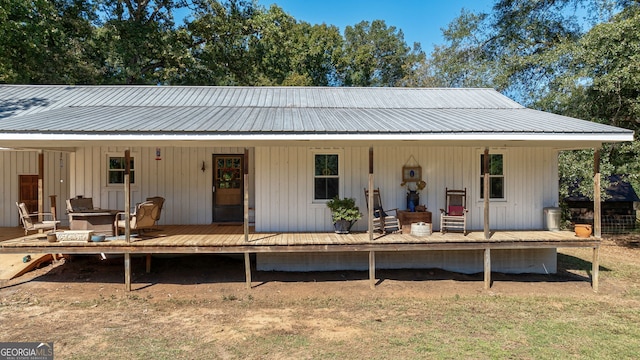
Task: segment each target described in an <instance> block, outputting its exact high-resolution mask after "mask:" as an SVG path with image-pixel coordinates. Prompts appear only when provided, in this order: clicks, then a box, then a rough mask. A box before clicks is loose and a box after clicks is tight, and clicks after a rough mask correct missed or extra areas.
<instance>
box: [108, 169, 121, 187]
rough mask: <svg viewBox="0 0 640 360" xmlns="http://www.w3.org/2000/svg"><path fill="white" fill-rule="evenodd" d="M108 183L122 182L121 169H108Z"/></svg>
mask: <svg viewBox="0 0 640 360" xmlns="http://www.w3.org/2000/svg"><path fill="white" fill-rule="evenodd" d="M109 184H124V173H123V172H122V171H109Z"/></svg>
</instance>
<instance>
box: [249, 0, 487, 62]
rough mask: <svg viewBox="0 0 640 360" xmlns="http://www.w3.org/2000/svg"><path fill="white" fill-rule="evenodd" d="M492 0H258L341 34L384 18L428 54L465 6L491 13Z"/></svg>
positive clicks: (408, 43)
mask: <svg viewBox="0 0 640 360" xmlns="http://www.w3.org/2000/svg"><path fill="white" fill-rule="evenodd" d="M494 2H495V0H259V2H258V3H259V4H260V5H262V6H265V7H267V8H268V7H270V6H271V4H274V3H275V4H277V5H278V6H279V7H281V8H282V9H283V10H284V11H285V12H286V13H288V14H289V15H291V16H293V17H294V18H295V19H296V20H298V21H306V22H308V23H311V24H322V23H325V24H327V25H335V26H337V27H338V28H339V29H340V32H341V33H344V29H345V27H346V26H353V25H355V24H357V23H359V22H361V21H362V20H366V21H369V22H371V21H372V20H384V21H385V23H386V24H387V26H388V27H390V26H395V27H396V28H398V29H400V30H402V32H403V33H404V40H405V41H406V43H407V45H409V46H413V43H414V42H419V43H420V44H421V45H422V49H423V50H424V51H425V52H426V53H427V54H428V53H430V52H431V51H432V50H433V46H434V45H436V44H442V43H443V42H444V41H443V39H442V30H441V29H443V28H446V27H447V25H448V24H449V23H450V22H451V21H452V20H453V19H454V18H455V17H457V16H458V15H460V12H461V10H462V9H463V8H464V9H466V10H469V11H472V12H478V11H484V12H490V11H491V7H492V5H493V3H494Z"/></svg>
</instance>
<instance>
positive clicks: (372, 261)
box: [369, 191, 376, 290]
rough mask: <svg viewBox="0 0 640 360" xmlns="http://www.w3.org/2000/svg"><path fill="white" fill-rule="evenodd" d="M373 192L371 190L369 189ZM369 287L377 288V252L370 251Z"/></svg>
mask: <svg viewBox="0 0 640 360" xmlns="http://www.w3.org/2000/svg"><path fill="white" fill-rule="evenodd" d="M369 193H371V191H369ZM369 288H371V289H372V290H375V288H376V252H375V251H369Z"/></svg>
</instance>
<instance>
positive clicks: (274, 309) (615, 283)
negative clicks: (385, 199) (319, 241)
mask: <svg viewBox="0 0 640 360" xmlns="http://www.w3.org/2000/svg"><path fill="white" fill-rule="evenodd" d="M639 253H640V248H639V247H638V238H637V237H618V238H612V239H608V240H605V241H604V243H603V246H602V247H601V255H600V258H601V272H600V274H601V280H600V291H599V293H594V292H593V291H592V289H591V283H590V269H591V262H590V260H591V256H592V253H591V250H590V249H559V255H558V262H559V263H558V269H559V271H558V273H557V274H554V275H532V274H522V275H505V274H496V273H494V274H493V284H492V287H491V289H490V290H484V289H483V278H482V274H474V275H462V274H456V273H451V272H446V271H442V270H437V269H421V270H378V271H377V272H376V275H377V279H379V280H378V283H377V286H376V289H375V290H371V289H370V288H369V280H368V272H359V271H336V272H310V273H283V272H256V271H253V279H252V280H253V286H252V288H251V289H246V288H245V279H244V268H243V266H244V262H243V259H242V258H240V257H237V258H234V257H226V256H212V255H207V256H205V255H201V256H200V255H199V256H176V257H157V258H156V257H154V258H153V260H152V266H151V272H150V273H146V272H145V259H144V258H143V257H134V258H133V260H132V271H133V276H132V280H133V289H132V291H131V292H126V291H125V288H124V265H123V259H122V258H120V257H111V258H108V259H106V260H102V259H100V258H99V257H98V256H73V257H69V256H67V257H65V258H63V259H61V260H58V261H54V262H53V263H49V264H44V265H43V266H42V267H41V268H39V269H36V270H34V271H31V272H29V273H27V274H25V275H23V276H21V277H18V278H16V279H13V280H9V281H3V282H2V283H0V318H2V319H3V320H2V325H3V326H2V327H0V341H53V342H54V344H55V347H56V355H57V356H59V357H57V358H92V356H91V354H93V355H95V354H96V353H95V351H100V352H101V354H102V356H100V357H102V358H118V357H119V356H127V357H130V358H147V357H148V356H150V355H153V354H156V355H155V356H153V357H155V358H241V357H247V356H249V357H254V358H319V357H325V356H324V355H327V353H325V352H323V351H321V350H319V349H316V350H315V351H316V352H315V356H314V355H313V352H312V353H311V355H310V356H308V355H309V354H308V353H300V352H295V351H294V352H292V353H287V352H286V350H282V351H280V352H275V353H271V354H264V353H263V352H262V351H261V350H259V349H261V347H260V346H257V350H255V351H256V353H253V352H252V351H254V350H247V349H246V348H243V346H244V345H242V344H243V343H245V342H246V341H248V340H247V339H248V338H249V339H255V338H256V337H258V338H259V337H260V336H262V335H264V336H266V335H267V334H271V335H273V333H274V332H276V334H278V336H281V337H283V338H285V339H288V338H287V337H288V336H293V335H295V334H299V333H301V332H303V333H305V334H307V335H308V336H310V337H311V338H315V339H323V340H324V341H327V342H329V343H332V344H334V343H344V342H345V341H351V340H348V339H354V338H356V339H357V338H359V337H365V338H366V337H367V336H369V335H371V334H368V333H369V332H372V331H375V330H374V329H367V328H366V327H362V326H354V325H353V322H351V321H352V320H353V319H368V318H371V317H373V318H372V321H373V322H374V323H376V322H382V321H385V319H386V317H387V316H391V315H390V314H388V313H385V312H381V311H378V310H377V309H375V306H373V305H372V306H373V308H372V307H371V306H365V307H360V306H358V304H377V303H380V304H389V303H393V304H396V302H398V301H402V302H407V303H408V304H409V303H412V302H416V301H418V302H424V301H426V302H427V303H428V302H429V301H431V300H441V299H458V298H465V297H474V296H507V297H523V298H527V297H535V296H548V297H556V296H559V297H561V298H562V299H580V300H584V299H587V300H593V301H596V302H600V301H607V302H608V303H609V304H614V305H615V304H618V303H619V304H625V306H627V305H628V304H629V301H635V300H634V299H631V300H630V299H629V297H628V296H627V295H628V294H629V293H633V292H634V291H638V289H639V285H640V280H637V279H636V278H634V276H635V275H634V274H636V272H637V271H638V269H640V257H639V256H638V254H639ZM626 272H629V273H626ZM436 303H437V301H436ZM633 304H634V306H635V305H637V303H636V302H633ZM349 319H351V320H349ZM350 324H351V325H350ZM292 334H293V335H292ZM278 336H276V337H275V339H278V338H279V337H278ZM150 339H156V341H157V342H158V343H155V342H154V341H152V340H150ZM270 339H271V338H270ZM254 341H256V340H254ZM129 342H131V343H129ZM147 342H148V343H147ZM140 344H143V349H144V350H139V346H140ZM212 344H215V349H216V350H215V352H214V353H213V354H210V355H211V357H209V356H207V355H205V354H202V353H199V352H197V354H199V355H197V356H196V355H193V356H185V355H184V354H185V353H186V354H196V353H194V352H193V351H200V350H201V348H202V347H203V346H209V345H212ZM252 344H255V343H252ZM303 345H304V344H303ZM264 346H266V347H267V348H269V347H273V348H276V349H279V348H280V347H279V346H278V344H267V345H264ZM303 347H304V346H303ZM116 349H120V350H116ZM123 349H124V350H123ZM126 349H138V350H136V351H138V353H129V352H128V350H126ZM140 351H142V352H140ZM172 351H174V352H172ZM105 352H109V353H110V354H111V355H105ZM303 354H304V356H302V355H303ZM319 354H321V355H319ZM364 355H366V353H365V354H364ZM369 355H371V354H369ZM327 357H333V356H327ZM357 357H359V356H357ZM365 357H366V356H362V358H365ZM374 357H376V356H374ZM381 357H382V358H386V357H387V356H381ZM389 358H393V356H389Z"/></svg>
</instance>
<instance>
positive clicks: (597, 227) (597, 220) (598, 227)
mask: <svg viewBox="0 0 640 360" xmlns="http://www.w3.org/2000/svg"><path fill="white" fill-rule="evenodd" d="M593 235H594V236H595V237H596V238H601V237H602V211H601V194H600V148H596V149H595V151H594V153H593Z"/></svg>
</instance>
